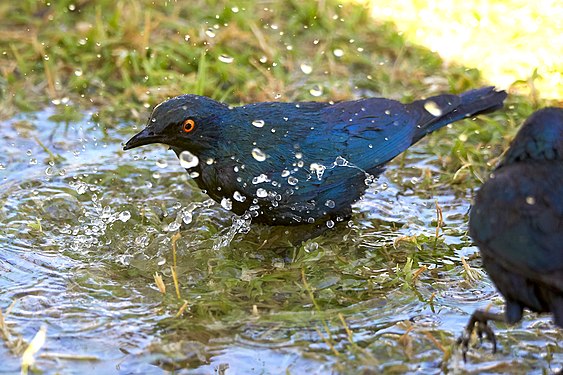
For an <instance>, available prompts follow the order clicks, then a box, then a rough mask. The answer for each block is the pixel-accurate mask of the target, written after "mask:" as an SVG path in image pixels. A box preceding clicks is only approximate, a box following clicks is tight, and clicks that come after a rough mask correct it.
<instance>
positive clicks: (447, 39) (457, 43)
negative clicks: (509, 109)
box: [356, 0, 563, 99]
mask: <svg viewBox="0 0 563 375" xmlns="http://www.w3.org/2000/svg"><path fill="white" fill-rule="evenodd" d="M356 1H358V2H360V3H362V4H365V5H366V6H368V7H369V9H370V11H371V13H372V15H373V17H374V19H376V20H389V21H392V22H394V23H395V24H396V25H397V28H398V29H399V30H400V31H402V32H404V33H405V34H406V36H407V37H408V38H409V39H411V40H413V41H414V42H415V43H418V44H421V45H423V46H425V47H427V48H430V49H431V50H433V51H435V52H437V53H439V54H440V55H441V56H442V57H443V58H444V59H445V60H446V62H456V63H461V64H464V65H467V66H468V67H475V68H478V69H479V70H481V72H482V73H483V75H484V78H485V79H487V80H489V81H490V82H491V83H493V84H495V85H497V86H499V87H502V88H505V89H506V88H509V87H510V86H511V85H512V84H513V83H514V82H515V81H518V80H524V81H530V80H531V79H532V78H533V77H534V70H536V69H537V74H538V75H539V77H536V79H535V80H534V86H535V88H536V89H537V95H538V96H539V97H542V98H551V99H562V98H563V87H562V83H561V81H562V71H563V32H562V31H563V26H562V25H563V1H561V0H559V1H558V0H539V1H538V0H449V1H448V0H442V1H439V0H430V1H427V0H356ZM526 87H528V86H526ZM513 89H515V88H514V87H513Z"/></svg>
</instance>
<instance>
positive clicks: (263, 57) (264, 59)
mask: <svg viewBox="0 0 563 375" xmlns="http://www.w3.org/2000/svg"><path fill="white" fill-rule="evenodd" d="M260 62H261V63H262V64H265V63H266V62H268V58H267V57H266V56H262V57H260Z"/></svg>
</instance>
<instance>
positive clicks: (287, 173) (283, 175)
mask: <svg viewBox="0 0 563 375" xmlns="http://www.w3.org/2000/svg"><path fill="white" fill-rule="evenodd" d="M281 176H282V177H287V176H289V171H288V170H287V169H284V170H283V171H282V173H281Z"/></svg>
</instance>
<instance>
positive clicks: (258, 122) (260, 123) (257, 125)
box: [252, 120, 265, 128]
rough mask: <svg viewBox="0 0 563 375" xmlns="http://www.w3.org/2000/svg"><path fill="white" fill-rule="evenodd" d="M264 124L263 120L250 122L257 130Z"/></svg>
mask: <svg viewBox="0 0 563 375" xmlns="http://www.w3.org/2000/svg"><path fill="white" fill-rule="evenodd" d="M264 124H265V122H264V120H254V121H252V125H254V126H256V127H257V128H261V127H263V126H264Z"/></svg>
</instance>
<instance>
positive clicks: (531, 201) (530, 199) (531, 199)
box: [526, 196, 536, 206]
mask: <svg viewBox="0 0 563 375" xmlns="http://www.w3.org/2000/svg"><path fill="white" fill-rule="evenodd" d="M526 203H528V204H529V205H530V206H533V205H534V204H536V198H534V197H532V196H527V197H526Z"/></svg>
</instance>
